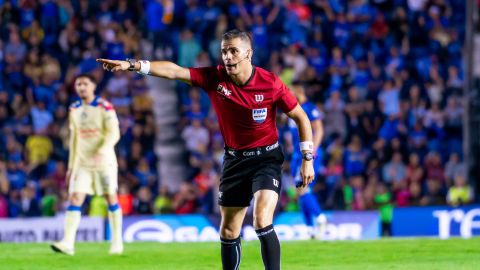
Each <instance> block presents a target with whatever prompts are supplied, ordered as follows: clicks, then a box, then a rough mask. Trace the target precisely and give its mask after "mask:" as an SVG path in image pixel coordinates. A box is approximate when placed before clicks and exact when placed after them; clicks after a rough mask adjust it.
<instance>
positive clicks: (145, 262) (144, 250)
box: [0, 238, 480, 270]
mask: <svg viewBox="0 0 480 270" xmlns="http://www.w3.org/2000/svg"><path fill="white" fill-rule="evenodd" d="M242 245H243V258H242V263H241V265H240V269H248V270H250V269H263V268H262V263H261V256H260V245H259V243H258V241H253V242H243V243H242ZM108 247H109V246H108V244H107V243H80V244H77V246H76V254H75V256H73V257H69V256H65V255H61V254H54V253H53V252H52V251H51V250H50V247H49V246H48V244H10V243H0V269H2V270H3V269H9V270H20V269H24V270H31V269H35V270H43V269H45V270H46V269H48V270H51V269H68V270H74V269H95V270H108V269H112V270H113V269H115V270H117V269H139V270H149V269H162V270H163V269H172V270H177V269H179V270H180V269H188V270H191V269H195V270H199V269H208V270H211V269H221V264H220V254H219V253H220V244H219V243H170V244H160V243H133V244H126V245H125V253H124V254H123V255H121V256H109V255H108V254H107V253H108ZM282 269H284V270H290V269H293V270H302V269H349V270H350V269H361V270H367V269H382V270H384V269H408V270H412V269H428V270H433V269H454V270H462V269H480V238H472V239H468V240H465V239H458V238H457V239H450V240H437V239H419V238H415V239H382V240H375V241H346V242H318V241H300V242H282Z"/></svg>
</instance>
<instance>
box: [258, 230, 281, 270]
mask: <svg viewBox="0 0 480 270" xmlns="http://www.w3.org/2000/svg"><path fill="white" fill-rule="evenodd" d="M255 232H257V236H258V239H260V244H261V246H262V260H263V265H265V270H279V269H280V242H279V241H278V237H277V233H275V230H274V229H273V225H272V224H271V225H268V226H267V227H265V228H263V229H258V230H255Z"/></svg>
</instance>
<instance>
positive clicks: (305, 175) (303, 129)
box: [287, 104, 315, 187]
mask: <svg viewBox="0 0 480 270" xmlns="http://www.w3.org/2000/svg"><path fill="white" fill-rule="evenodd" d="M287 115H288V117H290V118H292V120H293V121H295V123H296V124H297V127H298V135H299V137H300V142H310V143H311V142H312V125H311V123H310V120H309V119H308V116H307V114H306V113H305V111H304V110H303V109H302V107H301V106H300V105H299V104H297V105H296V106H295V107H294V108H293V109H292V110H291V111H289V112H288V113H287ZM307 145H308V143H307ZM308 148H309V149H305V148H304V147H302V146H301V147H300V149H302V155H305V154H307V153H310V154H311V153H313V143H312V145H311V147H308ZM300 175H301V176H302V182H303V183H302V184H303V185H302V186H303V187H306V186H307V185H308V184H310V183H311V182H312V181H313V178H314V177H315V174H314V171H313V160H306V159H305V158H303V159H302V167H301V168H300Z"/></svg>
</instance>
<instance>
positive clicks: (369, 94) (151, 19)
mask: <svg viewBox="0 0 480 270" xmlns="http://www.w3.org/2000/svg"><path fill="white" fill-rule="evenodd" d="M0 6H1V8H0V38H1V39H0V73H1V80H0V102H1V103H2V104H1V106H0V129H1V134H0V140H1V143H0V217H5V216H10V217H16V216H38V215H44V216H50V215H55V214H56V213H57V212H58V211H63V209H64V208H65V198H66V196H67V194H66V190H65V181H64V178H65V164H66V161H67V157H68V155H67V153H68V149H67V148H68V145H67V144H68V140H67V138H68V128H67V119H66V117H67V114H68V109H67V108H68V105H69V103H70V102H72V101H73V100H74V99H75V95H74V92H73V88H72V80H73V78H74V77H75V75H78V74H79V73H85V72H87V73H91V74H93V75H94V76H95V77H96V78H97V80H98V82H99V84H98V91H99V93H98V94H99V95H102V96H104V97H106V98H107V99H108V100H110V101H111V102H112V103H113V104H114V106H115V108H116V111H117V114H118V116H119V119H120V124H121V132H122V136H121V141H120V143H119V144H118V146H117V148H118V156H119V193H120V204H121V206H122V209H123V212H124V214H126V215H130V214H152V213H178V214H182V213H196V212H200V213H205V214H211V213H215V212H216V211H217V209H216V207H215V205H216V194H217V186H218V181H219V173H220V168H221V164H222V160H223V151H224V150H223V147H224V144H223V140H222V137H221V135H220V131H219V127H218V123H217V121H216V117H215V114H214V112H213V109H212V107H211V105H210V102H209V100H208V97H207V96H206V94H205V93H204V92H203V90H201V89H197V88H192V87H189V86H187V85H185V84H182V83H179V84H178V85H177V87H176V88H177V92H178V95H179V100H180V104H179V113H180V114H181V116H182V120H181V122H180V123H179V125H178V131H179V134H181V137H182V138H183V139H184V140H185V146H186V149H187V151H188V156H187V158H186V160H185V162H186V164H187V165H188V167H189V171H188V177H187V179H185V180H186V181H185V182H184V183H182V185H181V187H180V189H179V190H178V191H175V192H172V191H170V190H168V189H167V188H166V186H165V185H163V184H162V182H161V179H158V176H157V171H156V162H157V160H156V157H155V153H154V150H153V149H154V144H155V133H156V132H161V131H158V130H156V126H155V119H154V116H153V113H152V99H151V97H149V96H148V94H147V91H146V90H147V88H146V84H145V78H144V77H141V76H139V75H137V74H134V73H115V74H109V73H104V72H103V71H102V70H101V69H100V68H99V66H98V65H97V64H96V63H95V58H97V57H104V58H111V59H125V58H127V57H130V58H136V59H167V60H172V61H174V62H176V63H178V64H179V65H182V66H186V67H191V66H195V67H202V66H210V65H216V64H218V63H220V61H221V60H220V58H219V56H220V54H219V51H220V41H221V36H222V33H224V32H225V31H227V30H228V29H232V28H238V29H240V30H245V31H250V32H251V33H252V37H253V40H254V59H253V62H254V64H255V65H258V66H260V67H263V68H266V69H268V70H271V71H273V72H275V73H276V74H278V75H279V76H280V78H281V79H282V80H283V82H285V84H287V85H290V84H291V83H292V82H294V81H295V82H299V83H301V84H302V85H304V87H305V89H306V94H307V97H308V98H309V100H310V101H312V102H314V103H316V104H317V106H318V107H319V109H320V110H321V111H322V112H323V115H324V117H323V123H324V130H325V136H324V140H323V142H322V151H320V152H319V153H318V156H317V158H320V159H321V160H322V163H323V166H322V169H321V170H320V171H319V172H318V177H317V180H316V184H315V186H314V187H313V191H314V193H315V195H316V196H317V198H318V200H319V201H320V202H321V204H322V206H323V207H324V208H326V209H351V210H364V209H376V208H381V209H384V208H385V207H393V206H398V207H404V206H422V205H444V204H450V205H462V204H468V203H471V202H472V201H473V200H474V192H473V189H472V186H471V184H472V183H468V181H467V180H466V171H465V165H464V163H463V162H462V151H461V149H462V147H461V145H462V114H463V107H462V98H461V94H462V90H461V88H462V85H463V77H464V74H463V73H464V71H463V69H462V48H463V39H464V36H465V1H464V0H349V1H347V0H311V1H307V0H284V1H271V0H250V1H244V0H231V1H225V0H217V1H216V0H204V1H200V0H187V1H181V0H177V1H174V0H143V1H127V0H104V1H89V0H71V1H70V0H55V1H54V0H40V1H34V0H11V1H7V0H0ZM278 120H279V121H278V127H279V130H280V134H279V135H280V142H281V143H282V145H283V147H284V151H285V153H286V156H287V162H286V163H285V166H284V169H285V173H284V177H283V179H284V181H285V183H287V184H285V185H284V187H285V188H284V192H283V194H282V198H281V204H280V207H281V209H282V210H285V211H290V210H296V209H298V208H297V207H296V193H295V192H294V190H293V188H292V187H291V185H288V183H292V182H293V181H291V178H292V177H291V176H290V175H289V169H288V167H289V162H288V159H289V157H290V156H291V151H292V146H291V143H290V141H289V137H290V136H289V134H288V133H289V131H288V126H287V121H286V118H285V116H282V117H279V119H278ZM85 211H86V212H88V213H90V214H91V215H105V213H106V205H105V202H104V201H103V200H102V199H101V198H98V197H93V198H92V199H91V200H90V201H89V202H88V204H86V209H85Z"/></svg>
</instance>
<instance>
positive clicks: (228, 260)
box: [220, 236, 242, 270]
mask: <svg viewBox="0 0 480 270" xmlns="http://www.w3.org/2000/svg"><path fill="white" fill-rule="evenodd" d="M220 242H222V265H223V270H237V269H238V267H239V266H240V260H241V259H242V244H241V242H240V236H239V237H238V238H236V239H225V238H222V237H220Z"/></svg>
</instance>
